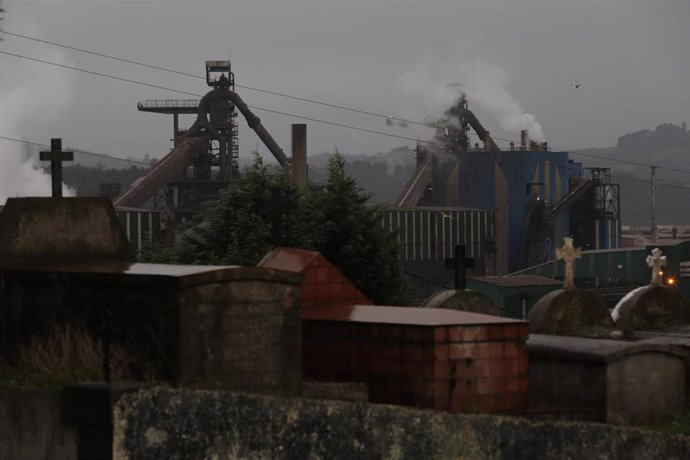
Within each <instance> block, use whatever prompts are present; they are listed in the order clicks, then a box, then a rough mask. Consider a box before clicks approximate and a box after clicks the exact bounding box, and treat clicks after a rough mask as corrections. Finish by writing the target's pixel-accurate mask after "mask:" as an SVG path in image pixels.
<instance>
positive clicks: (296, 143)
mask: <svg viewBox="0 0 690 460" xmlns="http://www.w3.org/2000/svg"><path fill="white" fill-rule="evenodd" d="M292 174H293V175H294V178H295V184H297V185H298V186H300V187H306V186H307V181H308V171H307V125H306V124H304V123H297V124H293V125H292Z"/></svg>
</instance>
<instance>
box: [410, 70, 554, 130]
mask: <svg viewBox="0 0 690 460" xmlns="http://www.w3.org/2000/svg"><path fill="white" fill-rule="evenodd" d="M398 84H399V86H400V88H401V91H402V94H403V104H404V107H403V113H404V114H405V117H409V118H413V119H423V120H425V118H426V120H425V121H431V120H436V119H438V118H440V117H441V115H443V113H444V112H445V111H446V110H447V109H448V108H450V106H451V105H453V104H454V103H455V102H456V101H457V98H458V96H459V94H460V93H461V92H464V93H465V94H466V95H467V100H468V102H469V108H470V110H473V111H475V112H476V111H479V112H482V113H484V114H486V115H488V116H490V117H492V118H493V119H494V123H498V126H500V128H501V129H502V130H504V131H506V132H508V133H509V134H512V135H513V137H516V138H517V136H518V135H519V133H520V130H522V129H528V130H529V135H530V138H531V139H533V140H535V141H539V142H543V141H545V140H546V136H545V135H544V131H543V129H542V127H541V125H540V124H539V123H538V122H537V120H536V117H535V116H534V115H533V114H531V113H527V112H525V110H524V109H523V108H522V107H521V106H520V103H519V102H518V101H517V99H515V97H514V96H513V95H512V94H510V92H508V89H507V86H508V76H507V75H506V73H505V72H504V71H503V70H502V69H501V68H499V67H497V66H495V65H492V64H486V63H484V62H481V61H479V60H473V61H470V62H466V63H464V64H462V65H459V66H453V65H449V63H443V62H439V61H431V62H426V63H424V64H423V65H421V66H419V67H418V68H417V69H416V70H413V71H408V72H405V73H403V74H402V75H401V76H400V77H399V78H398ZM428 118H431V120H429V119H428ZM480 122H482V124H483V125H484V127H485V128H486V129H488V130H489V131H491V130H492V129H491V125H492V123H491V121H490V120H486V121H482V120H481V118H480Z"/></svg>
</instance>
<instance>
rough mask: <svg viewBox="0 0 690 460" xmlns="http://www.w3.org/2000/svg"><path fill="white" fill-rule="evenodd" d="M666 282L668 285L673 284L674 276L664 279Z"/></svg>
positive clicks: (674, 282) (674, 281)
mask: <svg viewBox="0 0 690 460" xmlns="http://www.w3.org/2000/svg"><path fill="white" fill-rule="evenodd" d="M666 284H667V285H669V286H673V285H675V284H676V279H675V278H668V279H667V280H666Z"/></svg>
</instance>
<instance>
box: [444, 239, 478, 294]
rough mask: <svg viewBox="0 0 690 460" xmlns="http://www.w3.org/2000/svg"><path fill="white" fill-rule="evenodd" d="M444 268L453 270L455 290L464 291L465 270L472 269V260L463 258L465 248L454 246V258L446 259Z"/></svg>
mask: <svg viewBox="0 0 690 460" xmlns="http://www.w3.org/2000/svg"><path fill="white" fill-rule="evenodd" d="M446 268H452V269H454V270H455V283H454V284H455V290H456V291H457V290H462V289H465V277H466V276H467V269H468V268H474V259H468V258H465V246H460V245H458V246H455V257H453V258H452V259H446Z"/></svg>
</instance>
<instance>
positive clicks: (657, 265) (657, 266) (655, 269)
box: [645, 248, 666, 286]
mask: <svg viewBox="0 0 690 460" xmlns="http://www.w3.org/2000/svg"><path fill="white" fill-rule="evenodd" d="M663 253H664V252H663V251H662V250H661V249H659V248H654V249H652V255H650V256H647V259H646V260H645V262H647V266H648V267H649V268H651V269H652V282H651V285H652V286H660V285H661V284H662V281H661V267H665V266H666V256H662V255H661V254H663Z"/></svg>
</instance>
